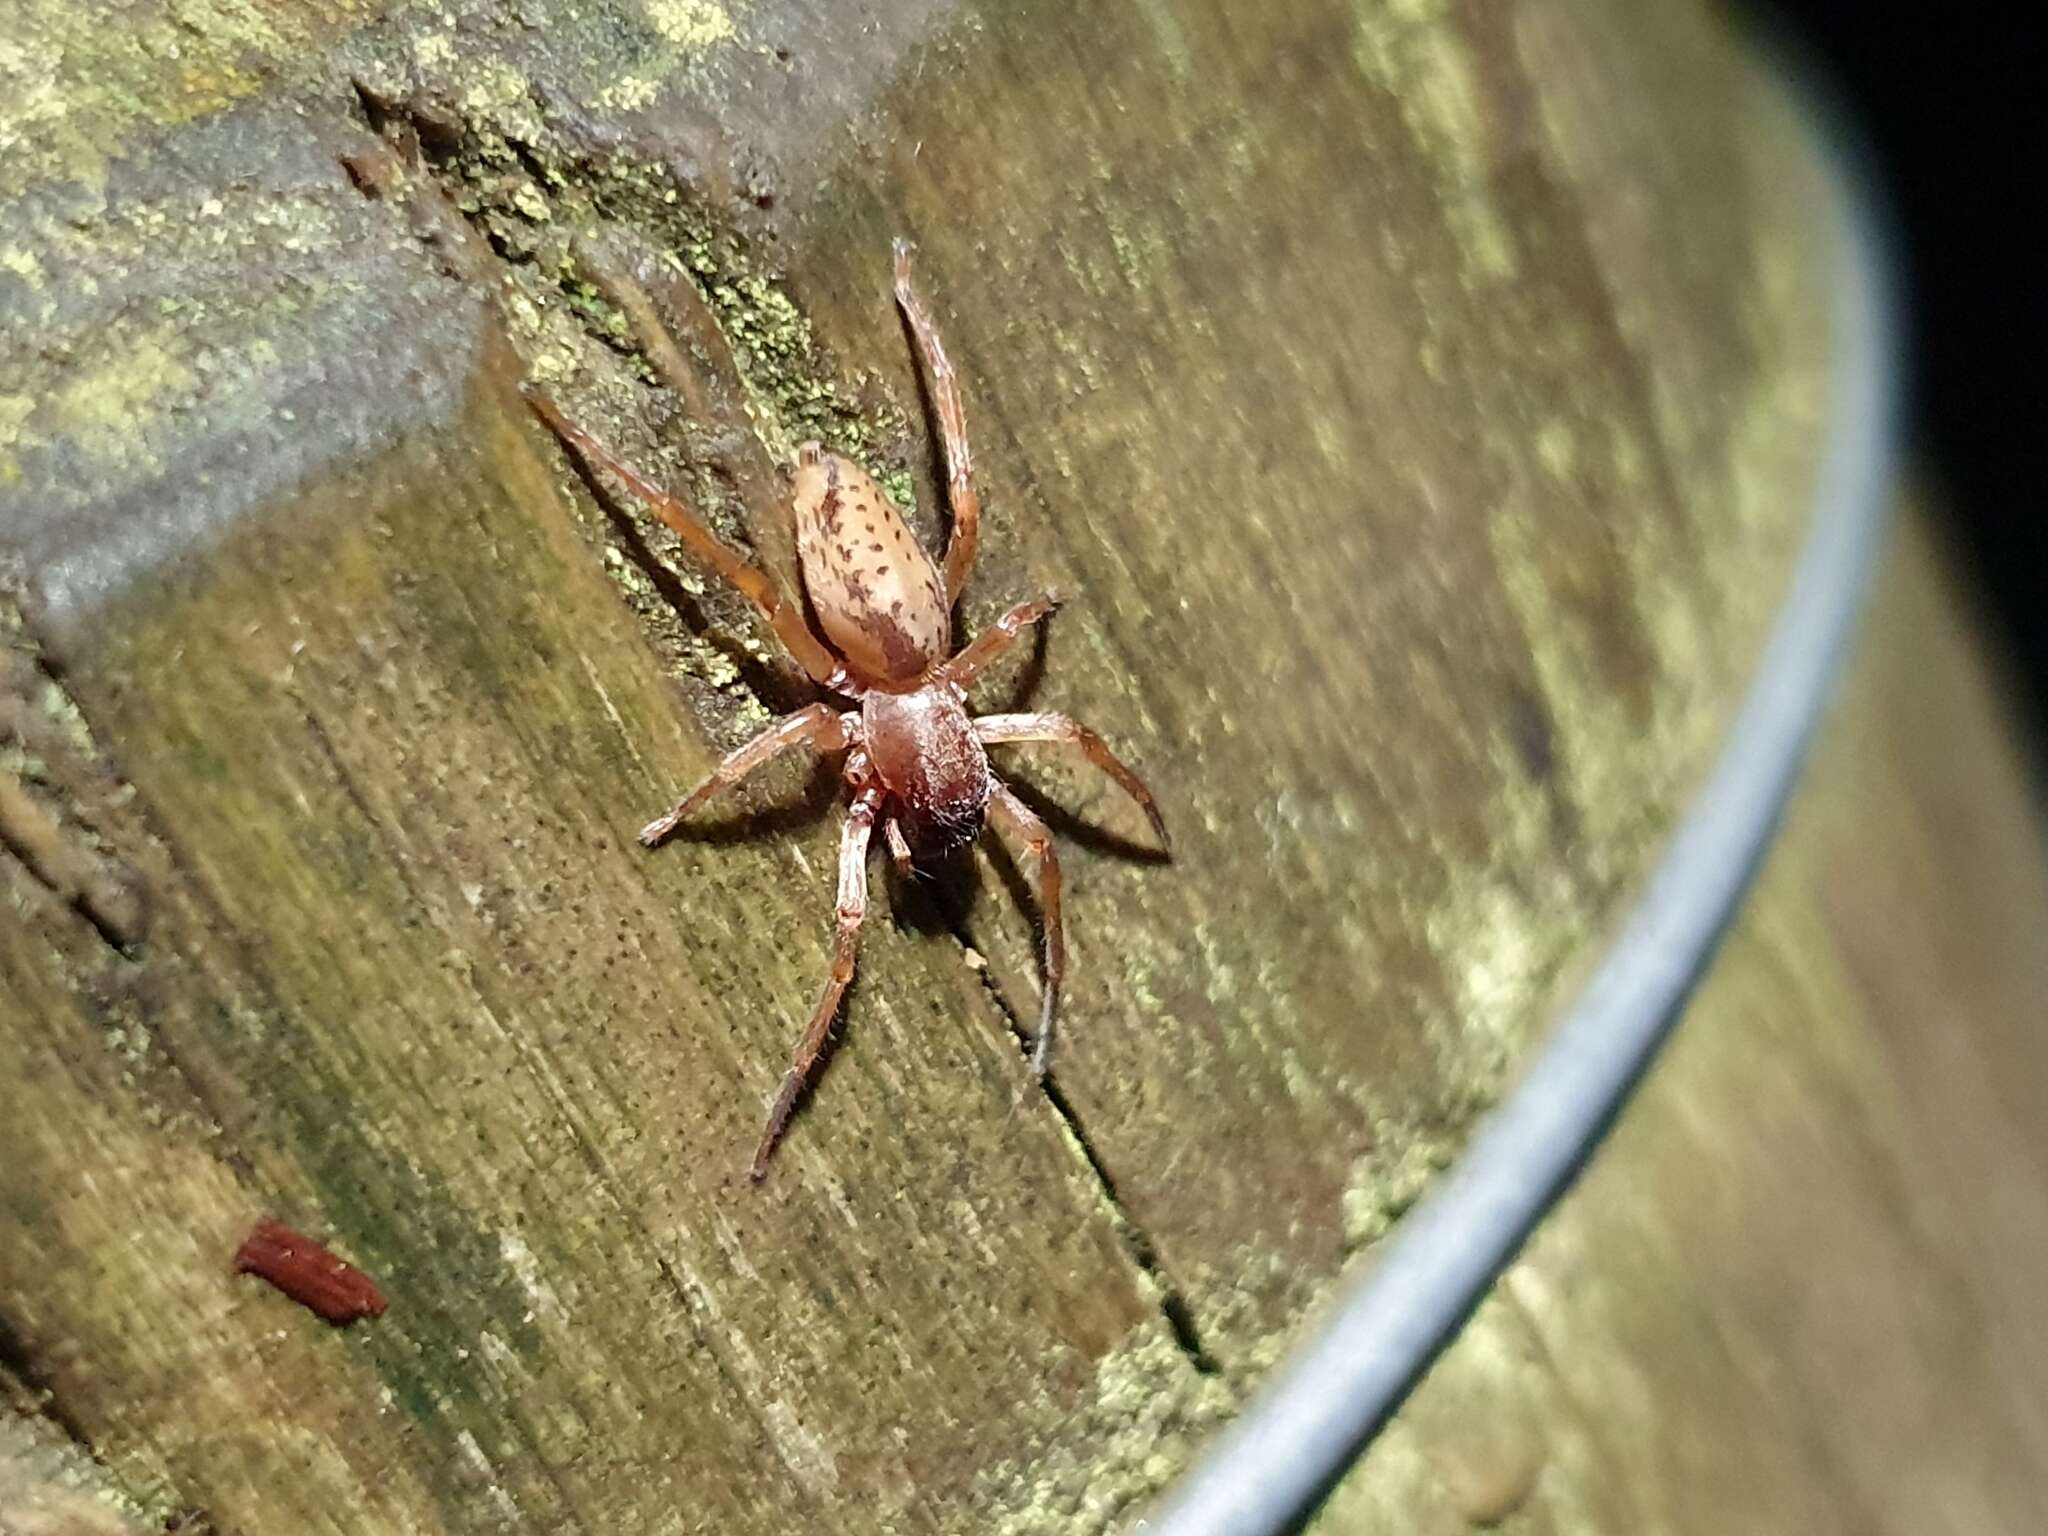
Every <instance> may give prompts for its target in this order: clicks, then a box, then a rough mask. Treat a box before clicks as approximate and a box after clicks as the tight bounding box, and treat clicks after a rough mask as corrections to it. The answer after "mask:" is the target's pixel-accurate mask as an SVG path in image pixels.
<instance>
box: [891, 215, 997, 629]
mask: <svg viewBox="0 0 2048 1536" xmlns="http://www.w3.org/2000/svg"><path fill="white" fill-rule="evenodd" d="M890 249H891V250H892V251H893V252H894V253H895V257H896V302H897V303H898V304H900V305H902V306H903V318H904V319H905V320H907V321H908V322H909V323H910V334H911V335H912V336H913V337H914V338H915V339H916V341H917V350H918V354H919V356H921V357H922V358H923V359H924V371H925V378H926V380H927V382H928V384H929V387H930V389H931V392H932V409H933V411H934V412H935V413H936V414H937V416H938V418H939V438H940V441H941V442H942V443H943V444H944V446H945V450H946V502H947V505H949V506H950V507H951V508H952V509H953V532H952V534H951V536H950V537H949V538H948V539H947V541H946V601H947V602H948V603H949V604H950V603H955V602H958V601H959V600H960V593H961V591H962V589H964V588H965V587H966V585H967V578H968V576H969V574H970V573H971V572H972V571H973V570H974V545H975V541H976V540H977V539H979V538H980V537H981V495H980V493H979V492H978V491H976V490H975V489H974V455H973V453H972V452H971V451H970V450H969V449H968V446H967V412H966V410H965V408H963V407H962V406H961V404H960V381H959V380H958V379H957V378H955V377H954V375H953V365H952V363H951V362H950V361H948V360H947V357H946V349H945V348H944V347H943V346H942V345H940V343H939V330H938V327H937V326H936V325H934V324H933V323H932V313H931V311H930V310H929V309H926V308H925V304H924V300H923V299H922V298H921V297H919V296H918V292H917V290H916V289H915V288H913V287H912V286H911V283H910V242H909V241H907V240H898V241H896V242H895V243H894V244H893V245H892V246H891V247H890Z"/></svg>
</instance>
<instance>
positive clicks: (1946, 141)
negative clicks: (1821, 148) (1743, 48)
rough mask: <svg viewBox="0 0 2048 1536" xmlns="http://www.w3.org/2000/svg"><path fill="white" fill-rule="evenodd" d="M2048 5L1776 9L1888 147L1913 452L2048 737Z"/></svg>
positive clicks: (1876, 143)
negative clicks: (1904, 303) (1907, 331)
mask: <svg viewBox="0 0 2048 1536" xmlns="http://www.w3.org/2000/svg"><path fill="white" fill-rule="evenodd" d="M2044 12H2048V8H2044V7H2042V6H2041V5H2039V4H2038V0H2034V3H2028V0H2018V3H2014V4H2010V5H1997V4H1990V3H1967V0H1966V3H1960V4H1954V3H1951V4H1936V5H1905V4H1894V5H1886V4H1883V3H1879V4H1874V5H1873V4H1869V3H1865V4H1861V5H1852V4H1848V3H1844V0H1807V3H1804V4H1801V3H1791V0H1788V3H1786V4H1784V5H1782V6H1780V7H1778V8H1777V11H1776V18H1775V19H1777V20H1778V21H1780V22H1781V23H1782V26H1783V29H1784V30H1788V31H1789V33H1790V35H1791V39H1792V41H1793V42H1794V43H1795V44H1797V45H1798V46H1799V47H1800V48H1801V49H1802V51H1804V52H1805V53H1807V54H1808V55H1810V56H1811V58H1812V61H1813V62H1814V63H1815V64H1816V65H1817V66H1818V67H1819V68H1820V70H1821V71H1822V73H1823V77H1824V78H1825V79H1827V81H1828V83H1830V84H1831V85H1832V86H1833V88H1834V90H1835V92H1836V94H1837V95H1838V96H1839V97H1840V98H1841V100H1842V102H1843V104H1844V105H1845V106H1846V107H1847V108H1848V109H1849V111H1850V113H1851V114H1852V116H1853V117H1854V118H1855V119H1857V122H1858V126H1859V127H1860V128H1861V130H1862V131H1863V133H1864V135H1865V137H1866V138H1867V140H1868V141H1869V144H1870V146H1871V148H1872V150H1873V151H1874V152H1875V156H1876V159H1877V162H1878V165H1877V168H1878V171H1879V173H1880V175H1881V176H1882V178H1883V180H1884V184H1885V188H1886V190H1887V192H1888V193H1889V195H1890V198H1891V201H1892V210H1893V212H1894V214H1895V215H1896V217H1897V220H1898V223H1899V226H1900V232H1901V234H1902V235H1903V245H1904V253H1903V254H1904V256H1905V265H1906V278H1907V284H1908V292H1909V301H1910V310H1909V313H1908V316H1907V319H1908V323H1909V325H1910V327H1911V331H1912V343H1913V354H1914V355H1913V369H1912V378H1911V389H1912V400H1911V403H1910V410H1911V417H1912V425H1913V433H1914V436H1913V448H1914V450H1915V462H1916V466H1917V467H1918V468H1920V469H1921V470H1923V471H1924V472H1925V479H1926V480H1927V482H1928V483H1929V484H1930V486H1931V488H1932V489H1933V491H1934V492H1935V497H1934V505H1935V507H1936V509H1937V511H1938V512H1939V513H1940V514H1941V516H1942V520H1943V522H1944V523H1945V524H1946V526H1948V527H1949V528H1950V529H1951V530H1952V531H1953V533H1954V534H1955V536H1956V540H1955V541H1956V542H1957V543H1959V544H1960V546H1961V547H1962V549H1963V551H1964V553H1965V555H1966V556H1967V559H1968V563H1969V566H1970V568H1971V572H1972V575H1973V576H1974V577H1975V579H1976V581H1977V583H1978V585H1979V588H1980V590H1981V591H1982V593H1983V594H1984V595H1985V597H1986V598H1988V599H1989V600H1990V605H1991V607H1992V608H1993V610H1994V612H1995V614H1996V616H1997V619H1998V620H1999V621H2000V628H2001V630H2002V639H2003V641H2004V643H2005V645H2006V648H2007V653H2008V656H2009V658H2010V660H2011V661H2012V663H2013V664H2014V666H2015V668H2016V669H2017V670H2018V671H2019V673H2020V675H2021V679H2022V681H2023V683H2024V686H2025V690H2026V694H2027V697H2028V705H2029V709H2030V712H2031V724H2032V726H2033V728H2034V731H2035V734H2036V740H2037V741H2041V740H2044V739H2048V737H2044V734H2043V731H2042V728H2043V726H2044V724H2048V615H2044V613H2043V611H2042V609H2043V597H2044V593H2048V533H2044V528H2048V387H2044V380H2048V357H2044V356H2043V334H2042V332H2043V328H2042V325H2041V312H2042V309H2043V298H2042V296H2043V293H2044V291H2048V238H2044V237H2043V235H2042V233H2041V230H2040V228H2039V226H2040V225H2041V224H2042V223H2043V222H2044V219H2048V207H2044V204H2048V196H2044V191H2048V155H2044V144H2043V135H2042V122H2043V116H2044V114H2043V110H2042V105H2041V103H2042V101H2043V99H2044V96H2048V77H2044V75H2043V72H2042V70H2043V65H2042V49H2041V47H2040V35H2041V33H2042V32H2043V31H2044V30H2048V19H2044ZM1764 19H1765V20H1766V23H1767V25H1769V24H1771V23H1772V22H1773V20H1774V18H1773V17H1772V16H1771V15H1770V14H1768V13H1767V14H1766V16H1765V18H1764ZM1774 29H1775V28H1774Z"/></svg>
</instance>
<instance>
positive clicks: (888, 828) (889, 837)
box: [882, 816, 915, 880]
mask: <svg viewBox="0 0 2048 1536" xmlns="http://www.w3.org/2000/svg"><path fill="white" fill-rule="evenodd" d="M882 841H883V842H885V843H887V844H888V845H889V858H890V859H891V861H893V862H894V863H895V865H896V873H897V874H899V875H901V876H902V877H903V878H904V879H906V880H908V879H909V878H910V877H911V875H912V874H913V873H915V871H914V870H913V869H912V868H911V864H910V844H909V842H908V841H907V840H906V839H905V838H904V836H903V825H902V823H900V822H899V821H897V819H896V818H895V817H894V816H891V817H890V818H889V819H888V820H887V821H885V822H883V823H882Z"/></svg>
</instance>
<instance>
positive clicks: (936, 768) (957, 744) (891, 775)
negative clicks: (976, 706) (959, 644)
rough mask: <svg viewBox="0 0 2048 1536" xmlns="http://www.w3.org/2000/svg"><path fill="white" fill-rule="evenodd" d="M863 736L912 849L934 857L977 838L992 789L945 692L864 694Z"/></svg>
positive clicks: (953, 699)
mask: <svg viewBox="0 0 2048 1536" xmlns="http://www.w3.org/2000/svg"><path fill="white" fill-rule="evenodd" d="M861 726H862V734H863V736H864V738H865V740H866V743H867V750H868V755H869V757H870V759H871V760H872V761H873V763H874V766H875V773H876V775H877V776H878V777H879V778H880V779H881V781H882V787H883V788H885V789H887V790H888V791H889V796H890V799H891V801H892V802H893V803H894V806H895V811H896V819H897V821H898V823H899V824H900V825H901V826H902V828H903V835H904V836H905V837H906V838H907V839H908V840H909V842H910V846H911V848H912V850H913V851H915V852H916V853H918V854H919V855H921V856H925V857H931V858H936V857H939V856H940V855H943V854H945V853H948V852H950V851H952V850H953V849H955V848H958V847H960V846H961V845H962V844H965V843H971V842H973V841H974V839H975V838H976V837H978V836H980V835H981V828H982V823H983V822H984V821H985V820H986V819H987V816H988V801H989V795H990V793H991V790H992V788H993V785H992V783H991V781H990V778H989V771H988V754H987V753H986V752H985V751H983V750H982V745H981V738H980V737H978V736H976V735H975V734H974V722H973V721H971V720H970V719H969V718H968V716H967V709H966V706H965V705H963V704H962V703H961V702H960V698H959V696H958V695H957V694H955V693H954V692H953V690H952V689H951V688H950V687H947V686H946V685H944V684H934V685H933V686H931V687H927V688H919V689H917V690H916V691H915V692H912V693H883V692H882V691H880V690H879V689H877V690H876V691H874V692H872V693H870V694H869V695H868V696H867V698H866V699H865V700H863V701H862V704H861Z"/></svg>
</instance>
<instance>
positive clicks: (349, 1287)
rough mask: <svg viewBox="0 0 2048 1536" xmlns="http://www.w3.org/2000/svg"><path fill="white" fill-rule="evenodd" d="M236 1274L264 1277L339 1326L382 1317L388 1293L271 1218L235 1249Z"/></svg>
mask: <svg viewBox="0 0 2048 1536" xmlns="http://www.w3.org/2000/svg"><path fill="white" fill-rule="evenodd" d="M235 1273H236V1274H238V1275H258V1276H261V1277H262V1278H263V1279H265V1280H268V1281H269V1282H270V1283H271V1284H272V1285H274V1286H276V1287H277V1288H278V1289H279V1290H280V1291H283V1292H284V1293H285V1295H287V1296H289V1297H291V1299H292V1300H293V1301H296V1302H297V1303H298V1304H299V1305H300V1306H302V1307H306V1308H308V1309H310V1310H312V1311H314V1312H317V1313H319V1314H320V1316H322V1317H324V1318H326V1319H327V1321H328V1322H330V1323H334V1324H337V1325H339V1324H344V1323H352V1322H354V1321H355V1320H356V1319H357V1318H359V1317H382V1316H383V1315H384V1308H385V1306H386V1302H385V1300H384V1293H383V1292H382V1291H380V1290H378V1289H377V1282H376V1281H374V1280H372V1279H371V1278H370V1277H369V1276H368V1275H366V1274H364V1273H363V1272H362V1271H361V1270H360V1269H357V1268H356V1267H355V1265H353V1264H351V1263H349V1262H348V1261H347V1260H346V1259H341V1258H338V1257H336V1256H335V1255H334V1254H333V1253H330V1252H329V1251H328V1250H327V1249H326V1248H324V1247H322V1246H321V1245H320V1244H318V1243H316V1242H314V1241H313V1239H312V1238H310V1237H307V1236H306V1235H305V1234H304V1233H303V1232H294V1231H293V1230H292V1229H291V1228H290V1227H288V1226H286V1225H285V1224H284V1223H283V1222H281V1221H273V1220H271V1219H270V1218H269V1217H268V1216H266V1217H264V1218H263V1219H262V1220H261V1221H259V1222H257V1223H256V1225H255V1226H254V1227H253V1228H252V1229H251V1230H250V1233H249V1235H248V1236H247V1237H245V1238H243V1239H242V1246H241V1247H239V1248H237V1249H236V1250H235Z"/></svg>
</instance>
